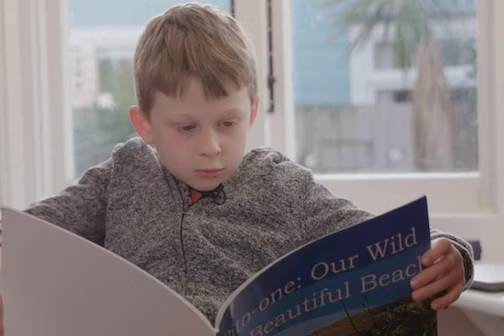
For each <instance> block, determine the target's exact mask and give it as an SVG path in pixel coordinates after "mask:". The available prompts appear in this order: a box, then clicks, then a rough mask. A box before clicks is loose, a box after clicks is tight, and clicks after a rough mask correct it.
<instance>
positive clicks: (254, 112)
mask: <svg viewBox="0 0 504 336" xmlns="http://www.w3.org/2000/svg"><path fill="white" fill-rule="evenodd" d="M258 109H259V97H256V98H255V101H254V103H253V104H252V110H251V111H250V126H252V125H253V124H254V121H255V120H256V117H257V110H258Z"/></svg>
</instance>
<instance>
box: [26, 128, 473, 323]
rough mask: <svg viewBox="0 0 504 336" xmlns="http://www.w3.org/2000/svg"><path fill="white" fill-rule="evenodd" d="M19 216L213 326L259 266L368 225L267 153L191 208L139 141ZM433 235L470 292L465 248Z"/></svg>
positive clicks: (257, 153)
mask: <svg viewBox="0 0 504 336" xmlns="http://www.w3.org/2000/svg"><path fill="white" fill-rule="evenodd" d="M26 211H27V212H28V213H30V214H32V215H34V216H37V217H39V218H42V219H44V220H46V221H48V222H51V223H53V224H55V225H58V226H60V227H62V228H64V229H67V230H69V231H72V232H74V233H76V234H78V235H80V236H83V237H84V238H87V239H89V240H91V241H93V242H95V243H97V244H99V245H102V246H104V247H105V248H107V249H108V250H110V251H112V252H113V253H116V254H118V255H119V256H121V257H123V258H125V259H127V260H128V261H130V262H132V263H133V264H135V265H137V266H139V267H140V268H142V269H144V270H145V271H147V272H148V273H150V274H151V275H153V276H154V277H156V278H157V279H159V280H161V281H162V282H164V283H165V284H166V285H168V286H169V287H171V288H172V289H174V290H175V291H177V292H178V293H180V294H181V295H183V296H184V297H185V298H186V299H188V300H189V302H191V303H192V304H193V305H194V306H195V307H196V308H197V309H199V310H200V311H201V312H202V313H203V314H205V315H206V316H207V317H208V318H209V320H210V321H211V322H213V321H214V320H215V317H216V314H217V310H218V308H219V307H220V305H221V304H222V303H223V302H224V301H225V300H226V298H227V297H228V296H229V295H230V294H231V293H232V292H233V291H234V290H235V289H236V288H237V287H238V286H240V285H241V284H242V283H243V282H244V281H245V280H247V278H249V277H251V276H252V275H253V274H254V273H256V272H257V271H259V270H260V269H261V268H263V267H264V266H266V265H268V264H269V263H271V262H272V261H274V260H276V259H277V258H279V257H281V256H283V255H284V254H286V253H288V252H290V251H291V250H293V249H295V248H297V247H299V246H300V245H303V244H306V243H308V242H310V241H312V240H314V239H317V238H319V237H322V236H324V235H326V234H328V233H331V232H334V231H338V230H343V229H345V228H348V227H350V226H352V225H356V224H358V223H360V222H362V221H364V220H366V219H369V218H370V217H371V216H372V215H371V214H370V213H368V212H366V211H363V210H360V209H357V208H356V207H355V206H354V205H353V204H352V203H350V202H349V201H347V200H344V199H341V198H337V197H336V196H334V195H333V194H331V193H330V192H329V191H328V190H327V189H325V188H324V187H323V186H321V185H320V184H317V183H316V182H315V181H314V179H313V175H312V174H311V172H310V171H309V170H308V169H305V168H303V167H301V166H299V165H298V164H296V163H294V162H292V161H290V160H288V159H287V158H286V157H285V156H283V155H282V154H280V153H279V152H276V151H273V150H270V149H256V150H253V151H251V152H250V153H248V154H247V155H246V156H245V157H244V159H243V162H242V164H241V166H240V167H239V169H238V170H237V172H235V174H234V175H233V176H232V177H231V178H230V179H229V180H227V181H226V182H225V183H223V185H221V186H220V187H219V188H217V189H216V190H215V191H213V192H209V193H206V194H204V196H203V198H201V199H200V200H198V201H197V202H195V203H193V202H192V201H191V198H190V195H189V189H188V187H187V185H185V184H184V183H182V182H181V181H179V180H178V179H177V178H176V177H175V176H173V175H172V174H171V173H170V172H169V171H168V170H167V169H166V168H165V167H164V166H163V164H162V163H161V162H160V159H159V156H158V153H157V152H156V151H155V150H154V149H152V148H151V147H150V146H148V145H146V144H145V143H144V142H143V141H142V140H141V139H138V138H136V139H132V140H130V141H128V142H127V143H125V144H123V145H118V146H117V147H116V148H115V149H114V151H113V154H112V156H111V158H110V159H109V160H107V161H106V162H104V163H102V164H101V165H99V166H97V167H93V168H91V169H89V170H88V171H86V172H85V173H84V174H83V176H82V177H81V178H80V180H79V182H78V183H77V184H76V185H73V186H70V187H68V188H67V189H65V190H64V191H62V192H61V193H60V194H59V195H56V196H55V197H51V198H47V199H44V200H42V201H40V202H38V203H36V204H33V205H32V206H31V207H30V208H29V209H27V210H26ZM431 235H432V238H433V239H434V238H438V237H446V238H448V239H450V240H451V241H452V242H453V243H454V245H455V246H456V247H457V248H458V249H459V250H460V252H461V253H462V255H463V257H464V261H465V269H466V280H467V283H469V282H470V281H471V280H472V274H473V264H472V250H471V247H470V246H469V245H468V244H467V243H466V242H465V241H464V240H462V239H460V238H458V237H455V236H453V235H449V234H446V233H442V232H439V231H432V232H431Z"/></svg>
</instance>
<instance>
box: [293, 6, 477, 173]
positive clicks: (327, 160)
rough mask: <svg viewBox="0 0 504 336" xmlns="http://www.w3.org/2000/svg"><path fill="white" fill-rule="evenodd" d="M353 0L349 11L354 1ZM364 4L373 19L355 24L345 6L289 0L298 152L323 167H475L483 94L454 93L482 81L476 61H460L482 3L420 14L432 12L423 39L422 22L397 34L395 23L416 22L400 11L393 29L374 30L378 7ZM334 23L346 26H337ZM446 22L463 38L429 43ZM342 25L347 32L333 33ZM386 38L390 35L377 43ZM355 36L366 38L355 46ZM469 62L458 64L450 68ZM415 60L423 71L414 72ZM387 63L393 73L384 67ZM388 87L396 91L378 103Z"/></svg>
mask: <svg viewBox="0 0 504 336" xmlns="http://www.w3.org/2000/svg"><path fill="white" fill-rule="evenodd" d="M413 2H415V1H413ZM328 3H330V1H329V2H328ZM333 3H334V4H336V3H341V1H334V2H333ZM350 3H351V2H348V4H347V6H348V7H351V10H352V11H353V10H354V7H353V6H355V8H357V7H356V6H357V5H351V4H350ZM357 3H359V2H358V1H357ZM363 3H364V2H362V1H361V2H360V3H359V5H360V6H361V7H360V8H361V9H360V10H362V11H367V12H370V13H371V14H370V17H369V18H368V19H367V20H368V21H366V20H363V21H356V20H354V21H353V22H352V21H349V20H350V19H349V18H348V17H349V16H350V14H348V13H347V12H346V9H345V7H341V6H340V7H338V6H336V5H332V6H329V7H328V8H325V7H322V6H321V5H320V2H318V1H315V0H314V1H301V0H292V3H291V8H292V33H293V35H292V52H293V56H292V57H293V63H292V71H293V73H294V92H293V100H294V113H295V115H294V119H295V124H296V126H295V127H296V128H295V135H296V136H295V141H296V145H295V155H294V157H295V159H296V160H297V161H298V162H299V163H301V164H303V165H306V166H308V167H309V168H311V169H313V170H314V171H315V172H317V173H321V174H335V173H352V174H354V173H395V172H401V173H405V172H434V173H438V172H473V171H475V170H477V168H478V162H477V160H478V157H477V152H476V147H477V138H478V137H477V114H476V105H477V102H476V94H474V95H465V96H459V99H458V100H456V101H455V100H453V99H452V98H451V96H450V93H451V92H452V91H453V90H460V89H461V88H464V87H466V86H469V87H470V88H472V89H474V90H475V91H476V89H477V88H476V83H474V72H475V71H476V63H475V62H476V59H475V58H474V59H472V60H471V59H469V58H467V63H464V64H463V62H462V61H463V57H462V56H463V55H464V54H469V53H470V51H471V50H474V48H475V44H474V41H475V27H476V26H477V15H476V11H473V12H470V13H468V12H466V11H463V10H462V8H461V9H460V10H457V9H454V10H453V13H452V15H449V16H448V15H447V16H446V19H444V20H442V21H441V22H439V21H435V22H434V21H429V18H428V17H427V15H428V13H424V12H421V11H418V12H415V15H416V16H418V18H417V20H419V21H420V20H427V24H428V27H429V28H428V32H427V33H425V36H420V37H419V38H417V37H416V35H417V34H421V33H422V31H420V29H419V31H414V32H412V33H411V35H412V36H411V37H408V36H406V37H404V36H401V37H397V38H396V37H394V35H396V34H399V31H395V30H394V27H396V26H400V27H402V29H411V30H413V29H415V27H413V26H411V25H409V23H408V22H407V21H405V22H401V21H400V20H403V19H401V17H400V16H399V18H398V19H396V20H395V21H392V23H390V25H391V26H390V27H387V26H386V23H382V24H380V23H377V24H376V25H375V27H374V32H373V33H371V34H370V35H367V30H366V28H367V27H368V25H369V22H374V21H371V20H374V19H375V18H374V17H373V15H374V14H373V10H374V8H375V7H374V5H368V6H369V7H368V8H367V9H366V8H363V7H362V4H363ZM367 3H369V2H367ZM396 6H397V9H396V10H397V11H399V12H400V11H413V8H411V9H410V8H408V7H409V6H410V5H409V4H407V3H406V4H405V3H403V2H398V3H397V4H396ZM434 10H438V11H441V9H440V8H438V7H436V9H434ZM348 12H350V10H349V11H348ZM459 12H460V15H457V13H459ZM378 14H379V13H377V14H376V15H378ZM437 14H438V13H432V15H433V16H436V17H437V16H439V15H437ZM362 17H366V16H365V15H362ZM335 22H345V23H346V24H347V26H340V27H338V26H337V27H335ZM348 22H350V23H348ZM429 25H430V26H429ZM440 25H443V26H447V27H449V28H451V30H452V31H453V32H451V35H453V36H458V38H457V39H456V38H455V37H454V38H453V39H451V40H440V38H441V37H442V36H440V37H439V38H436V37H432V38H431V39H432V40H431V41H429V40H428V38H429V36H430V34H433V35H434V36H435V34H438V35H441V30H440V28H439V26H440ZM405 26H406V28H404V27H405ZM466 27H468V28H466ZM337 29H339V30H340V31H343V32H344V33H343V34H341V35H340V36H336V37H335V36H334V35H335V32H336V30H337ZM386 30H388V31H389V33H388V35H389V36H387V34H385V33H383V31H386ZM443 32H444V31H443ZM384 38H385V39H391V40H392V41H391V42H389V43H381V42H380V43H378V44H376V41H377V40H378V41H379V40H383V39H384ZM408 38H410V39H411V41H410V40H405V39H408ZM355 41H360V45H357V46H356V48H355V49H352V44H353V43H354V42H355ZM424 41H427V42H424ZM468 41H472V43H469V42H468ZM401 44H403V45H401ZM375 45H377V47H376V48H374V46H375ZM403 47H410V48H409V49H406V50H404V49H402V48H403ZM464 48H466V49H467V50H465V49H464ZM373 50H374V52H376V55H375V57H373ZM401 50H404V52H401ZM417 50H419V51H418V52H417ZM390 58H392V59H390ZM401 58H402V59H401ZM412 59H413V60H416V61H414V62H410V60H412ZM471 61H472V64H471ZM374 62H376V63H378V65H379V66H374V65H375V64H374ZM462 65H463V66H465V68H464V69H461V71H458V72H456V73H455V72H450V71H448V70H449V69H451V67H454V66H462ZM401 66H403V67H404V69H401ZM412 66H414V67H415V68H414V69H415V72H416V73H415V74H411V75H410V76H408V74H407V73H406V71H408V70H409V69H410V68H411V67H412ZM382 69H389V73H386V74H382V73H381V70H382ZM471 82H472V83H471ZM384 89H385V91H386V92H390V93H391V95H392V97H391V98H392V99H384V97H381V99H380V100H378V101H377V100H376V96H377V95H380V93H381V95H383V91H384ZM462 98H463V99H462ZM466 111H469V112H466ZM468 116H472V117H473V119H469V118H467V117H468Z"/></svg>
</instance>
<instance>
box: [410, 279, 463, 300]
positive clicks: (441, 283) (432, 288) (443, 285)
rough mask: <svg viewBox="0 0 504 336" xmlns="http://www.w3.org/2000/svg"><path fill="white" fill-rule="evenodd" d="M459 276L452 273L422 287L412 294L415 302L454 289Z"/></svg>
mask: <svg viewBox="0 0 504 336" xmlns="http://www.w3.org/2000/svg"><path fill="white" fill-rule="evenodd" d="M457 278H458V276H457V274H456V273H454V272H452V273H449V274H447V275H446V276H445V277H442V278H441V279H439V280H437V281H434V282H432V283H430V284H428V285H427V286H424V287H421V288H419V289H417V290H415V291H413V293H412V298H413V300H415V301H417V302H420V301H423V300H426V299H428V298H430V297H433V296H434V295H436V294H439V293H441V292H442V291H444V290H445V289H448V288H452V287H453V286H454V284H456V283H457Z"/></svg>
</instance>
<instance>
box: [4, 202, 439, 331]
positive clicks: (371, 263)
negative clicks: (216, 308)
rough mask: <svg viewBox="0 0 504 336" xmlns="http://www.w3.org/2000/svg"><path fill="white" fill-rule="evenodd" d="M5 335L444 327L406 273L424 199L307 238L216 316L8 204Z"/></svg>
mask: <svg viewBox="0 0 504 336" xmlns="http://www.w3.org/2000/svg"><path fill="white" fill-rule="evenodd" d="M2 217H3V221H4V224H3V241H4V243H3V253H2V254H3V255H2V268H1V279H0V280H1V283H0V285H1V292H2V295H3V299H4V321H5V326H6V336H17V335H38V336H70V335H72V336H88V335H94V336H116V335H117V336H119V335H120V336H138V335H148V336H161V335H163V336H167V335H184V336H185V335H191V336H193V335H194V336H200V335H201V336H215V335H219V336H239V335H247V336H264V335H299V336H303V335H313V336H323V335H339V336H345V335H409V336H415V335H436V334H437V332H436V313H435V312H434V311H432V310H431V309H430V308H429V303H428V302H424V303H414V302H412V301H411V299H410V294H411V289H410V284H409V283H410V279H411V278H412V277H413V276H414V275H415V274H417V273H418V272H419V271H421V270H422V264H421V262H420V257H421V255H422V254H423V253H424V252H426V251H427V250H428V249H429V248H430V230H429V220H428V211H427V200H426V198H421V199H419V200H417V201H415V202H412V203H410V204H408V205H405V206H403V207H401V208H398V209H396V210H393V211H391V212H389V213H387V214H384V215H381V216H378V217H376V218H373V219H371V220H369V221H366V222H364V223H362V224H360V225H357V226H354V227H351V228H348V229H346V230H344V231H340V232H337V233H334V234H330V235H328V236H325V237H323V238H321V239H318V240H316V241H314V242H312V243H310V244H307V245H305V246H302V247H300V248H299V249H297V250H295V251H293V252H291V253H290V254H288V255H286V256H284V257H283V258H281V259H279V260H277V261H275V262H274V263H272V264H270V265H268V266H267V267H265V268H264V269H263V270H262V271H260V272H258V273H257V274H256V275H254V276H253V277H252V278H250V279H249V280H248V281H247V282H246V283H244V284H243V285H242V286H241V287H240V288H238V289H237V290H236V291H235V292H234V294H233V295H232V296H230V297H229V298H228V300H227V301H226V302H225V303H224V304H223V306H222V308H221V310H220V312H219V314H218V317H217V320H216V322H215V325H213V324H212V323H211V322H210V321H208V320H207V319H206V318H205V317H204V316H203V315H202V314H201V313H200V312H199V311H198V310H197V309H196V308H194V307H193V306H192V305H191V304H190V303H189V302H187V301H186V300H185V299H184V298H183V297H181V296H180V295H178V294H177V293H175V292H174V291H172V290H171V289H170V288H168V287H167V286H166V285H164V284H163V283H161V282H160V281H158V280H156V279H155V278H153V277H152V276H150V275H149V274H148V273H146V272H144V271H143V270H141V269H139V268H138V267H136V266H135V265H133V264H131V263H129V262H128V261H126V260H124V259H121V258H120V257H118V256H116V255H114V254H112V253H111V252H109V251H107V250H106V249H104V248H101V247H99V246H97V245H96V244H94V243H91V242H89V241H87V240H85V239H83V238H81V237H79V236H77V235H74V234H72V233H69V232H67V231H65V230H63V229H60V228H58V227H56V226H54V225H51V224H49V223H46V222H44V221H41V220H39V219H37V218H34V217H32V216H29V215H26V214H24V213H21V212H18V211H14V210H10V209H3V210H2Z"/></svg>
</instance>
